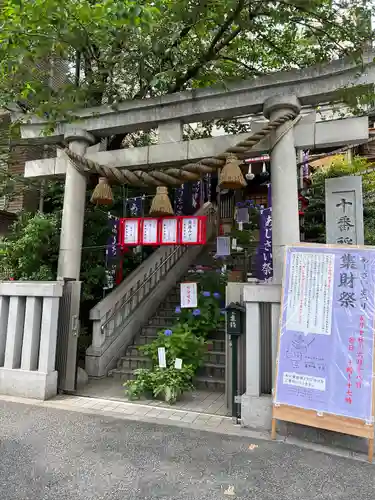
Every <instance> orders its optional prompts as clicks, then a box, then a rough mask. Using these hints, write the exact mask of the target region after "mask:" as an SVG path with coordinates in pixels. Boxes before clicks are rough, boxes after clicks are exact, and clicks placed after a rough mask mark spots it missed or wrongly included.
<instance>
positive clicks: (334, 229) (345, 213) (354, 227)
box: [325, 175, 364, 245]
mask: <svg viewBox="0 0 375 500" xmlns="http://www.w3.org/2000/svg"><path fill="white" fill-rule="evenodd" d="M325 190H326V192H325V196H326V242H327V243H335V244H341V245H363V244H364V229H363V197H362V177H361V176H357V175H351V176H348V177H334V178H333V179H326V181H325Z"/></svg>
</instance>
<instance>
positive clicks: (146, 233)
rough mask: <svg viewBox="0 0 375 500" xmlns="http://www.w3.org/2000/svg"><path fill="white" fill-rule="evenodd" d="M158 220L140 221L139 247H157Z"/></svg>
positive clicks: (152, 218)
mask: <svg viewBox="0 0 375 500" xmlns="http://www.w3.org/2000/svg"><path fill="white" fill-rule="evenodd" d="M159 239H160V238H159V219H158V218H155V217H150V218H146V219H141V238H140V245H159Z"/></svg>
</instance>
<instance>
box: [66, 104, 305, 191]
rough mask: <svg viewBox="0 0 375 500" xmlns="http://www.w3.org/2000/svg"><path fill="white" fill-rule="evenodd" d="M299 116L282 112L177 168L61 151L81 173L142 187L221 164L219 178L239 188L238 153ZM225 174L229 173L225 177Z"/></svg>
mask: <svg viewBox="0 0 375 500" xmlns="http://www.w3.org/2000/svg"><path fill="white" fill-rule="evenodd" d="M300 117H301V115H299V116H298V117H297V118H295V114H294V113H286V114H285V115H283V116H280V117H279V118H277V119H276V120H273V121H271V122H269V123H268V124H267V125H266V126H265V127H263V128H262V130H260V131H259V132H256V133H255V134H252V135H251V136H249V137H248V138H247V139H245V140H244V141H241V142H239V143H238V144H236V145H235V146H232V147H230V148H228V149H227V151H226V152H224V153H222V154H219V155H217V156H215V157H213V158H203V159H202V160H200V161H199V162H198V163H188V164H186V165H184V166H183V167H180V168H167V169H165V170H163V171H162V172H161V171H160V170H148V171H144V170H129V169H119V168H116V167H112V166H109V165H101V164H99V163H97V162H95V161H92V160H90V159H88V158H85V157H82V156H80V155H78V154H76V153H74V152H73V151H71V150H70V149H69V148H65V149H64V151H65V153H66V154H67V155H68V156H69V158H70V159H71V160H72V164H73V165H74V167H75V168H76V169H77V170H78V171H79V172H81V173H82V174H88V173H96V174H99V175H100V176H101V177H107V178H109V179H110V181H111V182H116V183H119V184H131V185H134V186H139V187H145V186H150V185H151V186H152V185H154V186H155V185H156V186H160V184H162V185H164V186H165V185H170V186H178V185H180V184H182V183H183V182H185V181H194V180H199V179H200V177H201V175H202V174H210V173H214V172H216V171H217V170H218V168H222V170H223V171H224V172H225V171H226V172H225V174H224V177H223V179H222V180H223V182H224V181H227V182H228V184H227V186H226V187H225V188H226V189H239V188H240V187H245V185H246V181H245V180H244V178H243V176H242V172H241V176H242V179H241V177H240V175H239V171H241V169H240V167H239V164H240V163H241V161H239V160H238V159H237V157H240V158H245V157H246V155H247V153H248V152H249V151H250V150H251V149H252V147H253V146H254V145H255V144H257V143H258V142H260V141H261V140H262V139H264V138H265V137H267V136H268V135H269V133H270V132H271V131H272V130H275V129H276V128H277V127H278V126H280V125H282V124H284V123H285V122H287V121H290V120H293V119H294V121H293V122H291V124H290V128H291V127H293V126H294V125H295V124H296V123H297V121H298V119H299V118H300ZM288 130H289V129H287V130H286V131H285V133H286V132H287V131H288ZM283 134H284V133H283ZM283 134H281V135H280V136H279V137H278V139H277V140H280V139H281V137H282V136H283ZM231 155H232V160H231V161H229V162H228V159H230V157H231ZM234 155H235V156H234ZM234 162H237V167H238V168H235V164H233V165H231V166H230V167H229V166H227V163H234ZM225 167H227V168H225ZM228 169H229V170H228ZM231 171H232V173H235V175H234V176H233V180H234V185H235V186H236V187H233V186H231V187H229V184H230V179H231V176H230V175H229V174H230V172H231ZM228 172H229V173H228ZM227 175H228V177H227V178H226V176H227ZM236 177H237V179H236ZM244 183H245V184H244ZM222 188H224V184H222Z"/></svg>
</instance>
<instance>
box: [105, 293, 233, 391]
mask: <svg viewBox="0 0 375 500" xmlns="http://www.w3.org/2000/svg"><path fill="white" fill-rule="evenodd" d="M179 304H180V296H179V286H176V287H174V288H173V289H172V290H171V291H170V293H169V294H168V296H167V298H166V299H165V301H164V302H162V304H160V307H159V309H158V311H157V312H156V314H155V315H154V316H153V317H152V318H151V319H150V320H149V322H148V325H146V326H144V327H143V328H142V329H141V331H140V333H139V334H138V335H136V337H135V338H134V341H133V343H132V345H130V346H128V347H127V349H126V352H125V355H124V356H122V357H121V358H120V359H119V361H118V363H117V368H115V369H113V370H111V371H110V372H109V376H112V377H115V378H118V379H120V380H121V381H123V382H125V381H126V380H131V379H133V377H134V375H133V371H134V370H136V369H137V368H149V367H151V362H150V360H149V359H148V358H146V357H145V356H143V355H142V353H141V352H140V351H139V350H138V346H140V345H144V344H148V343H150V342H152V341H153V340H154V339H155V338H156V336H157V333H158V331H159V330H164V329H167V328H170V327H171V326H172V325H173V324H174V323H175V321H176V314H175V309H176V307H177V306H178V305H179ZM208 340H209V341H210V346H209V347H210V349H209V350H208V352H207V354H206V359H205V362H204V365H203V366H202V367H201V368H200V369H199V370H198V373H197V376H196V378H195V380H194V386H195V388H196V389H199V390H206V391H210V392H224V391H225V330H224V328H223V329H220V330H217V331H216V332H214V333H213V334H212V335H211V336H210V338H209V339H208Z"/></svg>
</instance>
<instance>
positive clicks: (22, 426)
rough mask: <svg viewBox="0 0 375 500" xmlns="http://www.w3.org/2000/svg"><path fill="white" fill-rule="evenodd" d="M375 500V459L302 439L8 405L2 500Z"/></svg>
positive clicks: (0, 471) (3, 414) (0, 438)
mask: <svg viewBox="0 0 375 500" xmlns="http://www.w3.org/2000/svg"><path fill="white" fill-rule="evenodd" d="M228 498H229V499H230V498H246V499H248V500H271V499H272V500H275V499H277V500H310V499H314V500H320V499H322V500H323V499H324V500H325V499H327V500H328V499H330V500H331V499H339V500H346V499H348V500H349V499H350V500H352V499H353V498H357V499H360V500H370V499H371V500H373V499H374V498H375V465H370V464H368V463H365V462H361V461H358V460H353V459H349V458H342V457H339V456H335V455H328V454H324V453H320V452H316V451H311V450H307V449H303V448H299V447H297V446H294V445H290V444H286V443H282V442H271V441H256V440H249V438H247V437H246V438H241V437H231V436H222V435H219V434H213V433H209V432H202V431H197V430H193V429H183V428H179V427H173V426H164V425H154V424H147V423H141V422H136V421H130V420H123V419H116V418H110V417H103V416H95V415H87V414H82V413H77V412H69V411H64V410H57V409H54V408H41V407H37V406H29V405H24V404H17V403H10V402H4V401H0V500H89V499H90V500H133V499H134V500H135V499H137V500H155V499H165V500H166V499H173V500H198V499H199V500H220V499H228Z"/></svg>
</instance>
